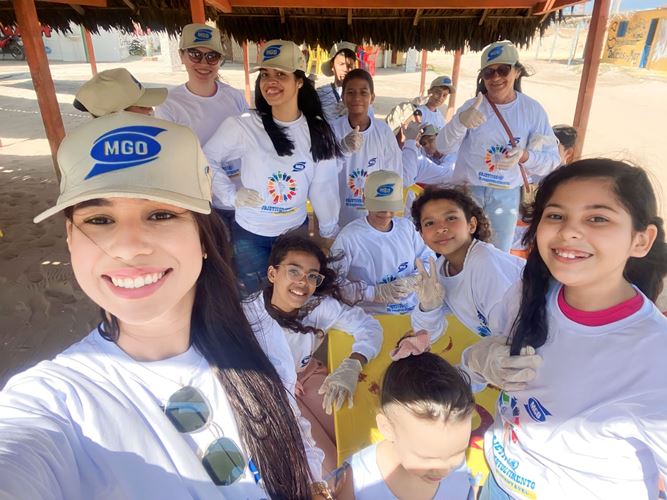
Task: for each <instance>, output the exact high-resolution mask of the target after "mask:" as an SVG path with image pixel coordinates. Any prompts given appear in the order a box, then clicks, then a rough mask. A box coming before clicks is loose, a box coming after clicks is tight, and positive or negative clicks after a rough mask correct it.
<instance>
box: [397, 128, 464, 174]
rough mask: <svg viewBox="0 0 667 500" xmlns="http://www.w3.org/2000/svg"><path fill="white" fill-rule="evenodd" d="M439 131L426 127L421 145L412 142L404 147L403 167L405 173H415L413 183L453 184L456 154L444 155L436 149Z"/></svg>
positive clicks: (408, 141)
mask: <svg viewBox="0 0 667 500" xmlns="http://www.w3.org/2000/svg"><path fill="white" fill-rule="evenodd" d="M437 136H438V131H437V130H436V128H435V127H434V126H433V125H426V126H425V127H424V128H423V129H422V132H421V136H420V137H419V145H420V146H421V147H417V146H416V142H415V141H412V140H407V141H405V145H404V146H403V165H404V168H405V172H410V173H413V172H414V176H413V178H412V179H411V181H412V183H419V184H444V183H447V182H451V180H452V175H453V173H454V164H455V163H456V153H450V154H448V155H443V154H442V153H441V152H440V151H438V149H437V148H436V145H435V141H436V137H437Z"/></svg>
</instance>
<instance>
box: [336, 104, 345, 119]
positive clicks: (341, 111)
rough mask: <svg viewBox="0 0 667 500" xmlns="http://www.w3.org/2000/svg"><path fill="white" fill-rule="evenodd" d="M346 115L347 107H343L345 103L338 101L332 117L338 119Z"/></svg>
mask: <svg viewBox="0 0 667 500" xmlns="http://www.w3.org/2000/svg"><path fill="white" fill-rule="evenodd" d="M346 114H347V107H346V106H345V103H344V102H343V101H338V102H337V103H336V107H335V108H334V115H335V116H336V118H338V117H340V116H344V115H346Z"/></svg>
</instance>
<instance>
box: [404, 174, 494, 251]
mask: <svg viewBox="0 0 667 500" xmlns="http://www.w3.org/2000/svg"><path fill="white" fill-rule="evenodd" d="M437 200H449V201H451V202H453V203H456V205H457V206H458V207H459V208H460V209H461V210H463V213H464V214H465V216H466V221H467V222H470V219H471V218H472V217H475V219H477V228H476V229H475V232H474V233H473V235H472V237H473V238H476V239H478V240H479V241H487V242H488V241H489V240H490V239H491V223H490V222H489V219H488V217H487V216H486V214H485V213H484V210H482V207H480V206H479V205H478V204H477V203H476V202H475V200H473V199H472V197H471V196H470V195H469V194H468V193H467V192H466V191H465V188H463V187H458V186H457V187H449V186H438V185H431V186H426V188H424V192H422V194H420V195H419V196H418V197H417V199H416V200H415V201H414V203H413V204H412V209H411V215H412V222H414V224H415V227H416V228H417V231H419V232H421V230H422V225H421V215H422V210H423V209H424V206H426V204H427V203H428V202H429V201H437Z"/></svg>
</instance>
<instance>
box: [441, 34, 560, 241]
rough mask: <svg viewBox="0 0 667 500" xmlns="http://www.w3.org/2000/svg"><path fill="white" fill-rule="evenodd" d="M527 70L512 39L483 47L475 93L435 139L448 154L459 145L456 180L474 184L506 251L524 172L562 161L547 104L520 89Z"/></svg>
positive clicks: (495, 235)
mask: <svg viewBox="0 0 667 500" xmlns="http://www.w3.org/2000/svg"><path fill="white" fill-rule="evenodd" d="M524 76H528V72H527V71H526V68H525V67H524V66H523V65H522V64H521V63H520V62H519V52H518V51H517V49H516V47H515V46H514V45H512V43H511V42H508V41H507V40H504V41H501V42H496V43H492V44H491V45H488V46H487V47H486V48H485V49H484V51H483V52H482V61H481V68H480V71H479V76H478V77H477V97H475V98H474V99H469V100H468V101H466V102H465V103H464V104H463V106H461V107H460V108H459V110H458V111H457V113H456V116H454V117H453V118H452V119H451V120H450V121H449V123H447V125H446V126H445V127H444V128H443V129H442V131H441V132H440V133H439V134H438V138H437V141H436V144H437V147H438V149H439V150H440V151H441V152H442V153H444V154H449V153H453V152H456V151H458V159H457V161H456V168H455V169H454V178H453V182H454V183H460V184H467V185H469V186H470V187H471V194H472V195H473V197H474V198H475V199H476V201H477V202H478V203H479V205H480V206H481V207H482V209H484V212H485V213H486V214H487V215H488V216H489V219H490V221H491V226H492V229H493V236H492V242H493V244H494V245H495V246H496V247H497V248H499V249H501V250H503V251H506V252H509V250H510V247H511V245H512V237H513V235H514V228H515V226H516V221H517V217H518V210H519V202H520V197H521V186H522V184H523V175H524V174H526V175H531V174H537V175H546V174H547V173H549V172H550V171H551V170H553V169H554V168H556V167H557V166H558V165H559V163H560V157H559V154H558V141H557V140H556V137H555V136H554V133H553V130H552V129H551V125H549V118H548V117H547V114H546V112H545V111H544V108H542V106H541V105H540V104H539V103H538V102H537V101H535V100H534V99H531V98H530V97H528V96H526V95H525V94H523V93H522V92H521V79H522V78H523V77H524ZM494 108H495V109H497V111H494ZM499 116H502V117H503V119H504V120H505V122H506V124H507V127H505V126H504V125H503V123H502V121H501V119H500V118H499ZM507 129H509V130H510V131H511V134H512V137H513V141H511V140H510V134H509V133H508V130H507ZM512 142H514V144H515V145H513V144H512ZM522 170H523V172H522Z"/></svg>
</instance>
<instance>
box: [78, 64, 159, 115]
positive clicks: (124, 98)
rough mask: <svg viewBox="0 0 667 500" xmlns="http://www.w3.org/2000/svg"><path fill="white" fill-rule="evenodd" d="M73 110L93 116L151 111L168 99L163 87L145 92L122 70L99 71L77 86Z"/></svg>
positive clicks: (135, 80)
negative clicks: (139, 108)
mask: <svg viewBox="0 0 667 500" xmlns="http://www.w3.org/2000/svg"><path fill="white" fill-rule="evenodd" d="M74 97H75V99H74V107H75V108H76V109H78V110H79V111H87V112H89V113H91V114H92V115H95V116H104V115H108V114H109V113H115V112H116V111H122V110H124V109H127V108H129V107H130V106H144V107H147V108H152V107H153V106H157V105H159V104H162V103H163V102H164V100H165V99H166V98H167V89H166V88H153V89H147V88H145V87H144V86H143V85H141V83H139V81H138V80H137V79H136V78H135V77H133V76H132V73H130V72H129V71H128V70H126V69H125V68H116V69H108V70H106V71H100V72H99V73H98V74H97V75H95V76H94V77H92V78H91V79H90V80H88V81H87V82H86V83H84V84H83V85H81V87H79V90H78V91H77V92H76V95H75V96H74Z"/></svg>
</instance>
